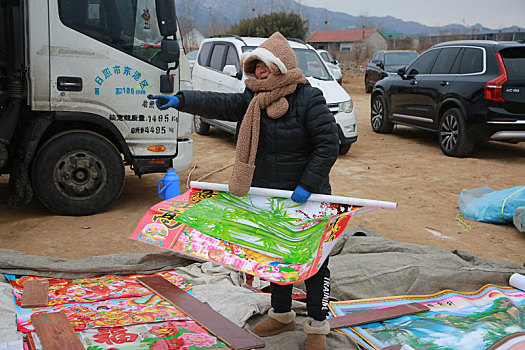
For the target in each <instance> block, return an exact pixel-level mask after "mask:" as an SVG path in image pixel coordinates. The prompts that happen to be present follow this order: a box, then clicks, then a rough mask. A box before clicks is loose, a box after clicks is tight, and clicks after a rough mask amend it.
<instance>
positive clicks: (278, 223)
mask: <svg viewBox="0 0 525 350" xmlns="http://www.w3.org/2000/svg"><path fill="white" fill-rule="evenodd" d="M266 201H267V202H266V206H265V207H266V209H261V208H259V207H257V206H255V205H254V204H253V202H252V197H251V196H245V197H241V198H239V197H236V196H233V195H231V194H229V193H227V192H219V194H218V195H217V197H215V198H208V199H205V200H202V201H200V202H199V203H197V204H195V205H194V206H193V207H192V208H190V209H188V210H187V211H185V212H184V213H183V214H181V215H180V216H179V217H178V218H177V221H179V222H182V223H183V224H186V225H188V226H190V227H193V228H195V229H197V230H199V231H200V232H202V233H204V234H207V235H209V236H212V237H216V238H220V239H224V240H225V241H228V242H232V243H236V244H239V245H241V246H244V247H248V248H251V249H254V250H259V251H263V252H266V253H270V254H273V255H276V256H279V257H282V258H283V259H284V261H285V262H287V263H290V264H303V263H306V262H308V261H310V260H311V259H312V258H313V257H314V256H315V255H316V253H317V250H318V248H319V244H320V242H321V238H322V235H323V233H324V229H325V227H326V224H327V222H328V221H329V220H330V218H331V217H332V216H328V215H326V216H323V215H320V216H316V217H315V218H312V219H306V220H303V219H301V220H298V218H297V217H292V216H291V215H290V212H293V211H294V209H295V208H297V207H299V206H300V204H297V203H295V202H292V201H290V200H287V199H285V198H280V197H267V198H266Z"/></svg>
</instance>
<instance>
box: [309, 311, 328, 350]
mask: <svg viewBox="0 0 525 350" xmlns="http://www.w3.org/2000/svg"><path fill="white" fill-rule="evenodd" d="M311 321H312V319H310V318H307V319H306V320H304V322H303V331H304V332H305V333H306V334H307V337H306V344H305V345H304V350H326V335H327V334H328V333H330V323H328V321H326V320H325V321H324V323H323V325H322V326H321V327H319V328H317V327H312V325H311V324H310V322H311Z"/></svg>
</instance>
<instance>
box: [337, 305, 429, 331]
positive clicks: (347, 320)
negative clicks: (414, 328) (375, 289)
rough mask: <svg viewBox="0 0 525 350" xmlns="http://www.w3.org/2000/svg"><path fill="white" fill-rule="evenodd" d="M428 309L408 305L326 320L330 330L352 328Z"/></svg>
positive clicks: (421, 306) (423, 306)
mask: <svg viewBox="0 0 525 350" xmlns="http://www.w3.org/2000/svg"><path fill="white" fill-rule="evenodd" d="M429 310H430V308H428V307H427V306H425V305H423V304H420V303H410V304H404V305H396V306H391V307H385V308H382V309H375V310H367V311H361V312H356V313H354V314H351V315H346V316H339V317H334V318H330V319H328V322H329V323H330V329H334V328H341V327H352V326H358V325H360V324H365V323H371V322H378V321H383V320H388V319H390V318H396V317H399V316H405V315H412V314H416V313H418V312H423V311H429Z"/></svg>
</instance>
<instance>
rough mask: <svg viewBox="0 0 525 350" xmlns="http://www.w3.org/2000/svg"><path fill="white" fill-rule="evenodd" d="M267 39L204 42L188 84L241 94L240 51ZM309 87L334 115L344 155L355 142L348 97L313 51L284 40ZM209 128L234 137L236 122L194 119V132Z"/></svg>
mask: <svg viewBox="0 0 525 350" xmlns="http://www.w3.org/2000/svg"><path fill="white" fill-rule="evenodd" d="M266 39H267V38H247V37H239V36H236V35H218V36H214V37H211V38H207V39H204V40H203V42H202V44H201V46H200V48H199V54H198V56H197V61H196V62H195V64H194V66H193V71H192V84H193V88H194V89H195V90H205V91H219V92H242V91H244V89H245V85H244V79H245V76H244V75H243V73H242V71H241V65H240V57H241V54H242V53H243V52H246V51H251V50H254V49H255V48H256V47H257V46H259V45H260V44H262V43H263V42H264V41H265V40H266ZM288 42H289V43H290V46H291V47H292V49H293V50H294V52H295V55H296V57H297V64H298V66H299V68H301V69H302V71H303V73H304V75H305V76H306V77H307V79H308V81H309V82H310V84H311V85H312V86H314V87H317V88H319V89H320V90H321V91H322V92H323V95H324V97H325V99H326V104H327V105H328V108H329V109H330V111H331V112H332V113H333V114H334V117H335V121H336V122H337V125H338V130H339V154H346V153H348V151H349V150H350V146H351V145H352V143H354V142H355V141H357V122H356V117H355V113H354V106H353V103H352V99H351V98H350V95H348V93H347V92H346V91H345V90H344V89H343V88H342V87H341V85H339V84H338V83H337V81H336V80H335V79H334V77H333V75H332V73H331V72H330V70H329V69H328V68H327V67H326V64H325V63H324V61H323V60H322V59H321V57H319V54H318V53H317V52H316V51H315V49H314V48H313V47H312V46H310V45H308V44H306V43H304V42H302V41H300V40H297V39H290V40H288ZM210 125H213V126H215V127H218V128H220V129H222V130H226V131H228V132H230V133H232V134H234V135H237V123H236V122H227V121H222V120H216V119H205V118H202V117H199V116H195V120H194V126H195V132H196V133H197V134H199V135H206V134H208V132H209V129H210Z"/></svg>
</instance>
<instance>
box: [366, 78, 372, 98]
mask: <svg viewBox="0 0 525 350" xmlns="http://www.w3.org/2000/svg"><path fill="white" fill-rule="evenodd" d="M368 80H369V79H368V75H365V92H366V93H367V94H369V93H371V92H372V86H370V82H369V81H368Z"/></svg>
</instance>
